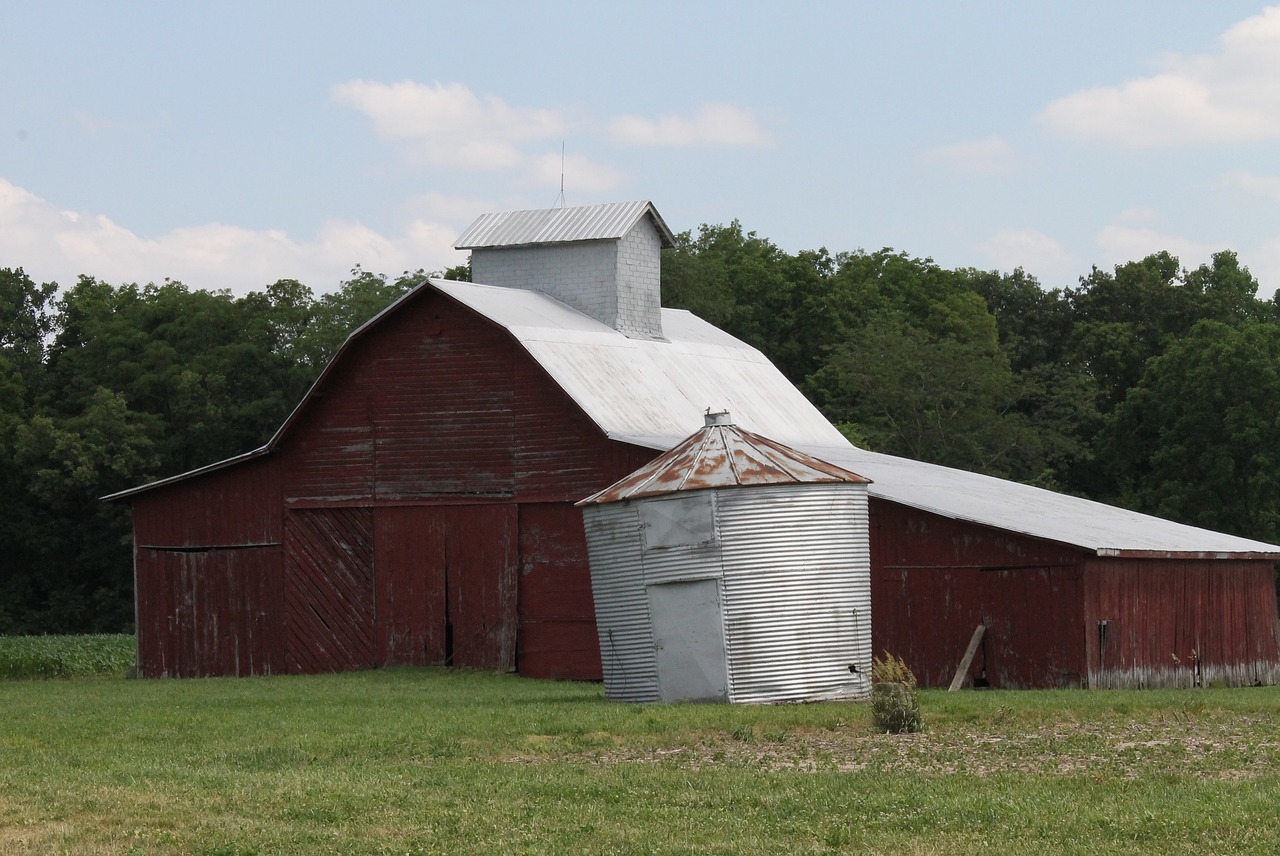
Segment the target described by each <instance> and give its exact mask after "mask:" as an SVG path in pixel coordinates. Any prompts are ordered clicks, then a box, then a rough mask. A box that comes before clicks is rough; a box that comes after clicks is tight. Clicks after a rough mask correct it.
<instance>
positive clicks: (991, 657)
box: [871, 498, 1084, 687]
mask: <svg viewBox="0 0 1280 856" xmlns="http://www.w3.org/2000/svg"><path fill="white" fill-rule="evenodd" d="M871 557H872V580H871V586H872V593H871V594H872V614H873V616H874V620H873V621H872V639H873V642H874V649H875V652H876V654H877V655H881V656H882V655H883V653H884V652H885V651H886V650H887V651H889V652H891V653H893V654H895V655H896V656H899V657H902V658H903V659H904V660H906V662H907V664H908V665H910V666H911V668H912V669H913V670H915V672H916V677H917V678H918V679H919V680H920V683H921V684H922V685H924V686H947V685H948V684H949V683H950V682H951V678H952V676H953V675H954V674H955V669H956V666H957V665H958V664H959V662H960V658H961V657H962V656H963V654H964V651H965V648H966V646H967V645H968V643H969V639H970V637H971V636H972V635H973V631H974V628H975V627H977V626H978V625H979V624H986V625H987V627H988V630H987V633H986V634H985V636H984V639H983V643H982V647H981V648H979V650H978V653H977V655H976V656H975V657H974V661H973V663H972V664H971V665H970V671H969V676H970V679H971V680H972V679H983V678H985V679H986V680H987V681H988V683H989V684H990V685H991V686H997V687H1056V686H1072V685H1078V684H1080V683H1081V682H1082V681H1083V679H1084V676H1083V672H1084V652H1083V635H1084V630H1083V626H1082V624H1083V620H1082V612H1081V610H1082V607H1081V595H1080V570H1079V568H1080V565H1081V563H1082V562H1083V561H1084V558H1083V555H1082V554H1081V552H1080V551H1077V550H1072V549H1071V548H1067V547H1063V546H1060V545H1056V544H1050V543H1045V542H1040V541H1036V540H1034V539H1030V538H1024V537H1022V536H1019V535H1015V534H1013V533H1009V532H1002V531H999V530H995V529H989V528H987V527H983V526H978V525H976V524H968V523H964V522H961V521H956V520H951V519H948V518H944V517H940V516H938V515H935V514H930V513H928V512H924V511H918V510H915V509H910V508H907V507H905V506H901V505H897V504H894V503H890V502H885V501H883V500H877V499H874V498H873V499H872V500H871Z"/></svg>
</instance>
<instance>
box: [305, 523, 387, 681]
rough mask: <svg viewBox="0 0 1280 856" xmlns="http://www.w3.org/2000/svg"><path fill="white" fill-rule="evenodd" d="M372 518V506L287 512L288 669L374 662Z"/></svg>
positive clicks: (358, 666) (359, 665) (338, 667)
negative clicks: (369, 507)
mask: <svg viewBox="0 0 1280 856" xmlns="http://www.w3.org/2000/svg"><path fill="white" fill-rule="evenodd" d="M371 517H372V515H371V513H370V510H369V509H367V508H334V509H303V510H295V511H291V512H289V515H288V517H287V519H286V521H285V615H286V619H285V631H286V634H287V639H286V650H287V652H288V654H287V659H286V662H287V665H288V669H289V671H290V672H295V673H315V672H331V671H332V672H338V671H345V670H349V669H367V668H370V667H372V666H373V665H374V641H373V530H372V519H371Z"/></svg>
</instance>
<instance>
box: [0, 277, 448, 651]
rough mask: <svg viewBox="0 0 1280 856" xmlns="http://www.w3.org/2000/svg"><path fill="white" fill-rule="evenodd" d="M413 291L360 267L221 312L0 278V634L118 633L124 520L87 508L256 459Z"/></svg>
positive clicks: (124, 624)
mask: <svg viewBox="0 0 1280 856" xmlns="http://www.w3.org/2000/svg"><path fill="white" fill-rule="evenodd" d="M424 277H425V274H423V273H422V272H421V271H415V272H406V273H405V274H403V275H402V276H401V277H399V278H397V279H395V280H390V279H388V278H387V277H386V276H382V275H376V274H370V273H366V272H364V271H362V270H360V269H359V268H357V269H356V270H354V271H353V272H352V279H351V280H350V281H348V282H346V283H344V284H343V286H342V287H341V288H340V289H339V290H337V291H335V292H333V293H331V294H326V295H324V296H322V297H319V298H317V297H316V296H315V295H314V294H313V293H312V291H311V289H309V288H308V287H307V286H305V285H303V284H302V283H299V282H297V281H295V280H279V281H277V282H275V283H272V284H271V285H269V286H267V287H266V288H265V289H263V290H262V291H260V292H252V293H250V294H248V295H245V296H244V297H239V298H237V297H233V296H232V295H231V294H230V293H228V292H225V291H203V290H192V289H189V288H187V286H185V285H183V284H182V283H180V282H175V281H172V280H166V281H165V282H163V283H161V284H158V285H157V284H154V283H151V284H148V285H145V286H139V285H137V284H133V283H129V284H125V285H118V286H117V285H112V284H109V283H105V282H102V281H100V280H97V279H95V278H93V277H88V276H82V277H80V278H79V280H78V281H77V282H76V283H75V284H74V285H72V286H71V287H70V288H68V289H65V290H64V291H62V292H61V293H58V294H56V297H55V290H56V286H54V285H53V284H46V285H43V286H37V285H35V284H34V283H33V282H32V281H31V280H30V278H28V277H27V276H26V275H25V274H24V273H23V272H22V270H21V269H20V268H19V269H3V270H0V309H5V310H7V311H9V312H11V313H12V314H11V315H7V316H0V317H6V318H8V319H9V320H8V325H7V326H4V327H0V554H3V555H4V556H5V557H6V558H5V573H4V574H3V575H0V633H9V634H23V633H33V634H40V633H56V632H94V633H97V632H121V631H131V630H132V623H133V592H132V567H131V566H132V561H131V557H132V548H131V533H130V528H129V513H128V509H127V508H126V507H122V506H119V505H108V504H104V503H102V502H101V501H100V499H99V498H100V497H102V496H103V495H105V494H110V493H113V492H116V491H119V490H122V489H125V488H128V487H131V486H134V485H138V484H142V483H145V482H147V481H149V480H151V479H154V478H157V477H160V476H167V475H173V474H176V473H180V472H184V471H187V470H190V469H193V468H196V467H199V466H203V465H205V464H209V463H213V462H215V461H218V460H222V459H225V458H228V457H231V456H233V455H236V454H239V453H241V452H246V451H249V450H251V449H254V448H256V447H258V446H260V445H261V444H262V443H263V442H265V441H266V440H267V439H269V438H270V436H271V435H272V433H274V431H275V430H276V428H278V427H279V425H280V423H281V422H282V421H283V419H284V418H285V417H286V416H287V415H288V413H289V412H290V410H292V408H293V407H294V406H295V405H296V404H297V402H298V400H299V399H300V398H301V397H302V395H303V394H304V393H305V392H306V390H307V388H308V387H309V386H310V385H311V383H312V382H313V381H314V380H315V378H316V376H317V375H318V374H319V372H320V371H321V369H323V367H324V365H325V364H326V363H327V362H328V360H329V358H330V357H332V355H333V354H334V353H335V352H336V351H337V349H338V347H339V346H340V345H341V344H342V342H343V341H344V340H345V338H346V336H347V335H348V334H349V333H350V331H351V330H352V329H354V328H355V327H357V326H359V325H360V324H362V323H364V322H365V321H367V320H368V319H369V317H371V316H372V315H374V314H376V313H377V312H379V311H381V310H382V309H383V308H385V306H386V305H387V304H388V303H390V302H391V301H393V300H395V299H397V298H399V297H400V296H401V295H403V294H404V293H405V292H407V291H408V290H409V289H410V288H411V287H413V286H414V285H416V284H417V283H418V282H420V281H421V280H422V279H423V278H424Z"/></svg>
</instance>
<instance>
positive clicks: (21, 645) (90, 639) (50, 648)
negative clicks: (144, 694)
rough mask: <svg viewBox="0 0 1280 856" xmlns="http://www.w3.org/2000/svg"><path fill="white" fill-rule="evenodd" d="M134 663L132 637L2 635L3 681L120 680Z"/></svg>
mask: <svg viewBox="0 0 1280 856" xmlns="http://www.w3.org/2000/svg"><path fill="white" fill-rule="evenodd" d="M135 662H136V659H135V648H134V640H133V637H132V636H126V635H120V634H99V635H96V636H0V679H14V678H88V677H108V678H120V677H124V676H126V675H128V674H131V673H132V672H133V670H134V663H135Z"/></svg>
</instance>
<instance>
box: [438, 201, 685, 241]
mask: <svg viewBox="0 0 1280 856" xmlns="http://www.w3.org/2000/svg"><path fill="white" fill-rule="evenodd" d="M643 217H649V218H650V219H652V220H653V225H654V227H655V228H656V229H657V230H658V240H659V241H660V242H661V244H662V246H663V247H674V246H675V244H676V240H675V236H674V235H673V234H672V233H671V229H670V228H668V227H667V224H666V223H665V222H664V221H663V219H662V217H661V215H659V214H658V211H657V209H656V208H654V207H653V203H651V202H648V201H644V200H641V201H638V202H611V203H607V204H604V205H585V206H581V207H577V208H543V209H539V210H536V211H502V212H498V213H494V214H482V215H480V217H478V218H476V221H475V222H474V223H472V224H471V225H470V226H468V227H467V230H466V231H465V232H463V233H462V236H461V237H459V238H458V240H457V241H456V242H455V243H454V245H453V246H454V248H455V249H459V250H477V249H489V248H494V247H527V246H532V245H534V244H555V243H564V242H568V241H601V240H609V239H616V238H623V237H626V235H627V233H629V232H630V231H631V229H632V228H633V227H634V226H635V225H636V223H637V222H639V221H640V219H641V218H643Z"/></svg>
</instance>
